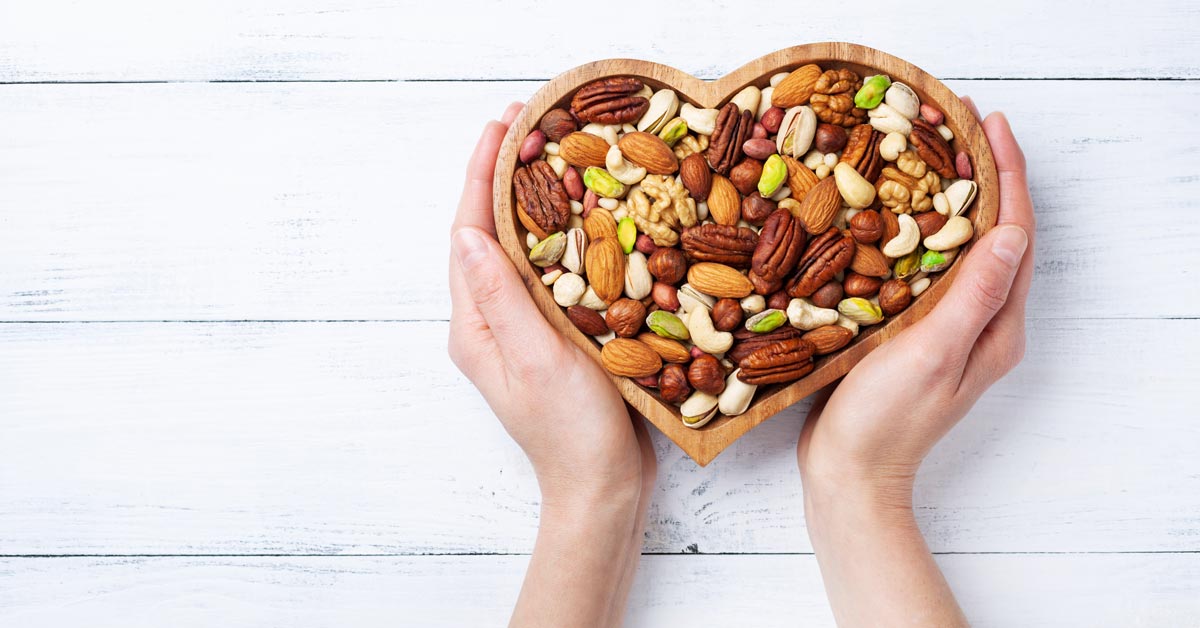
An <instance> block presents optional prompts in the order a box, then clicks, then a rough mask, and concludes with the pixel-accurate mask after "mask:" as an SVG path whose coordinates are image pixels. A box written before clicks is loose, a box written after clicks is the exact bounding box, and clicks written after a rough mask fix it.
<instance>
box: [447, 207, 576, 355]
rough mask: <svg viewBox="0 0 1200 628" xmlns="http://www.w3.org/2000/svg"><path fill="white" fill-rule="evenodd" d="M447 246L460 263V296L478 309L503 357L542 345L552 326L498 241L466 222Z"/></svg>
mask: <svg viewBox="0 0 1200 628" xmlns="http://www.w3.org/2000/svg"><path fill="white" fill-rule="evenodd" d="M451 250H452V252H453V254H454V258H455V260H456V263H457V264H458V265H459V266H460V273H461V277H462V280H463V285H464V287H465V289H466V290H465V292H466V294H465V295H463V296H465V297H467V298H468V299H469V300H470V302H471V303H472V304H473V305H474V306H475V308H477V309H478V311H479V314H480V315H481V316H482V318H483V320H484V322H485V323H486V324H487V327H488V329H489V330H490V331H491V335H492V337H493V338H495V341H496V344H497V345H498V346H499V347H500V351H501V352H502V353H503V354H504V355H505V357H506V359H507V360H509V361H516V362H520V361H522V360H523V359H524V358H526V357H528V355H529V352H530V350H531V349H530V348H531V347H539V346H544V345H545V338H546V335H547V334H548V333H550V334H552V333H553V330H552V329H550V326H549V323H547V322H546V319H545V318H543V317H542V314H541V312H540V311H538V309H537V307H536V306H535V305H534V304H533V299H532V298H530V296H529V293H528V292H527V291H526V290H525V284H524V283H523V282H522V281H521V277H520V275H518V274H517V270H516V269H515V268H513V266H512V264H511V263H510V262H509V259H508V257H507V256H506V255H505V254H504V252H503V251H502V250H501V249H500V245H499V244H498V243H497V242H496V241H495V240H494V239H492V238H491V237H489V236H488V235H487V234H486V233H485V232H483V231H482V230H481V229H479V228H478V227H470V226H468V227H462V228H460V229H457V230H456V231H455V232H454V234H453V235H452V236H451ZM459 305H460V304H458V303H456V304H455V309H458V307H459Z"/></svg>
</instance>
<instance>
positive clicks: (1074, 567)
mask: <svg viewBox="0 0 1200 628" xmlns="http://www.w3.org/2000/svg"><path fill="white" fill-rule="evenodd" d="M527 561H528V558H527V557H525V556H447V557H442V556H428V557H380V558H374V557H339V558H336V559H334V558H328V557H263V558H237V557H177V558H139V557H131V558H91V557H88V558H31V559H20V560H13V559H0V623H4V624H5V625H11V626H20V627H21V628H42V627H46V628H49V627H55V628H57V627H60V626H72V625H86V626H89V627H92V628H106V627H113V628H138V627H143V626H144V627H153V628H159V627H161V626H177V627H179V628H193V627H195V628H198V627H208V626H213V625H221V626H235V627H240V626H247V627H251V626H252V627H255V628H259V627H265V626H288V627H292V626H346V625H353V626H360V627H362V628H373V627H376V626H378V627H383V626H389V627H390V626H395V625H397V624H398V623H399V624H400V625H404V626H421V627H422V628H437V627H441V626H445V627H447V628H450V627H453V628H461V627H462V626H499V625H504V623H505V622H506V621H507V619H508V616H509V614H510V613H511V610H512V604H513V602H514V601H515V599H516V596H517V588H518V587H519V585H520V581H521V575H522V573H523V572H524V569H525V565H526V563H527ZM937 562H938V565H939V566H940V567H941V568H942V569H943V570H944V571H945V573H946V576H947V578H948V579H949V580H950V581H951V582H952V583H954V589H955V591H954V592H955V594H956V596H957V597H958V600H959V602H960V604H961V605H962V607H963V609H964V611H965V612H966V614H967V617H968V618H970V619H971V623H972V625H973V626H978V627H981V628H986V627H990V626H995V627H1005V628H1007V627H1010V626H1022V627H1026V628H1039V627H1046V628H1051V627H1053V628H1058V627H1060V626H1090V627H1094V628H1108V627H1111V628H1118V627H1119V628H1129V627H1146V628H1149V627H1152V626H1154V627H1158V626H1171V627H1172V628H1196V627H1197V626H1200V621H1198V620H1197V617H1200V601H1198V600H1197V598H1196V596H1195V591H1196V590H1197V589H1198V588H1200V556H1198V555H1196V554H1104V555H1078V554H1052V555H1028V554H1017V555H1003V556H998V555H952V556H938V557H937ZM625 625H626V626H630V627H633V628H638V627H658V626H685V625H686V626H696V627H709V626H742V625H750V626H761V627H763V628H773V627H776V626H779V627H781V628H782V627H784V626H787V627H793V626H797V625H803V626H814V627H816V626H829V627H832V626H833V625H834V623H833V617H832V615H831V614H830V612H829V608H828V606H827V604H826V602H825V595H824V590H823V588H822V585H821V579H820V574H819V572H818V570H817V561H816V558H815V557H813V556H811V555H806V556H644V557H643V558H642V563H641V567H640V570H639V572H638V576H637V580H636V581H635V583H634V586H633V593H632V595H631V599H630V603H629V608H628V612H627V614H626V617H625Z"/></svg>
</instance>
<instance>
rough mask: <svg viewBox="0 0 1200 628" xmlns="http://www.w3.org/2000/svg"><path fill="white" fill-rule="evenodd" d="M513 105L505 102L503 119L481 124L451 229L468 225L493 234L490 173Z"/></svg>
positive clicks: (514, 116)
mask: <svg viewBox="0 0 1200 628" xmlns="http://www.w3.org/2000/svg"><path fill="white" fill-rule="evenodd" d="M514 105H515V103H514ZM514 105H509V107H508V109H506V110H505V112H504V116H503V118H505V120H506V121H505V122H497V121H495V120H492V121H491V122H488V123H487V125H486V126H484V127H483V134H482V135H481V136H480V137H479V143H478V144H476V145H475V152H474V153H472V154H471V160H470V161H468V162H467V179H466V182H465V183H463V193H462V198H461V199H460V200H459V202H458V214H457V215H456V216H455V218H454V226H453V227H452V229H458V228H459V227H465V226H471V227H478V228H480V229H483V230H484V231H486V232H488V233H491V234H495V232H496V221H495V218H494V217H493V216H492V175H493V174H495V171H496V154H497V153H499V152H500V144H501V143H502V142H503V141H504V134H505V133H507V132H508V125H509V124H511V122H512V120H513V119H515V118H516V116H517V114H518V113H520V109H519V108H515V106H514ZM514 109H515V110H514Z"/></svg>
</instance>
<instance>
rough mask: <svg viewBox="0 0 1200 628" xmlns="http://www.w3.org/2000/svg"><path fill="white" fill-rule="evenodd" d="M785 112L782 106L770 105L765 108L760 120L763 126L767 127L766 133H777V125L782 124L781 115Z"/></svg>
mask: <svg viewBox="0 0 1200 628" xmlns="http://www.w3.org/2000/svg"><path fill="white" fill-rule="evenodd" d="M786 114H787V112H786V111H784V110H783V107H771V108H770V109H767V110H766V112H764V113H763V117H762V120H761V122H762V125H763V127H764V128H765V129H767V132H768V133H772V134H774V133H778V132H779V126H780V125H781V124H783V116H784V115H786Z"/></svg>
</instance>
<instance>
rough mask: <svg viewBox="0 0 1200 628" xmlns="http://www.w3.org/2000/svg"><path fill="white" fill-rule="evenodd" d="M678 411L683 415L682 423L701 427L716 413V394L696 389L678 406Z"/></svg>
mask: <svg viewBox="0 0 1200 628" xmlns="http://www.w3.org/2000/svg"><path fill="white" fill-rule="evenodd" d="M679 413H680V414H681V415H683V424H684V425H686V426H688V427H691V428H697V427H702V426H703V425H704V424H705V423H708V422H709V421H711V420H712V418H713V417H714V416H716V415H717V396H716V395H710V394H708V393H706V392H703V391H699V390H697V391H696V392H694V393H692V396H691V397H688V398H687V401H684V402H683V405H681V406H679Z"/></svg>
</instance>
